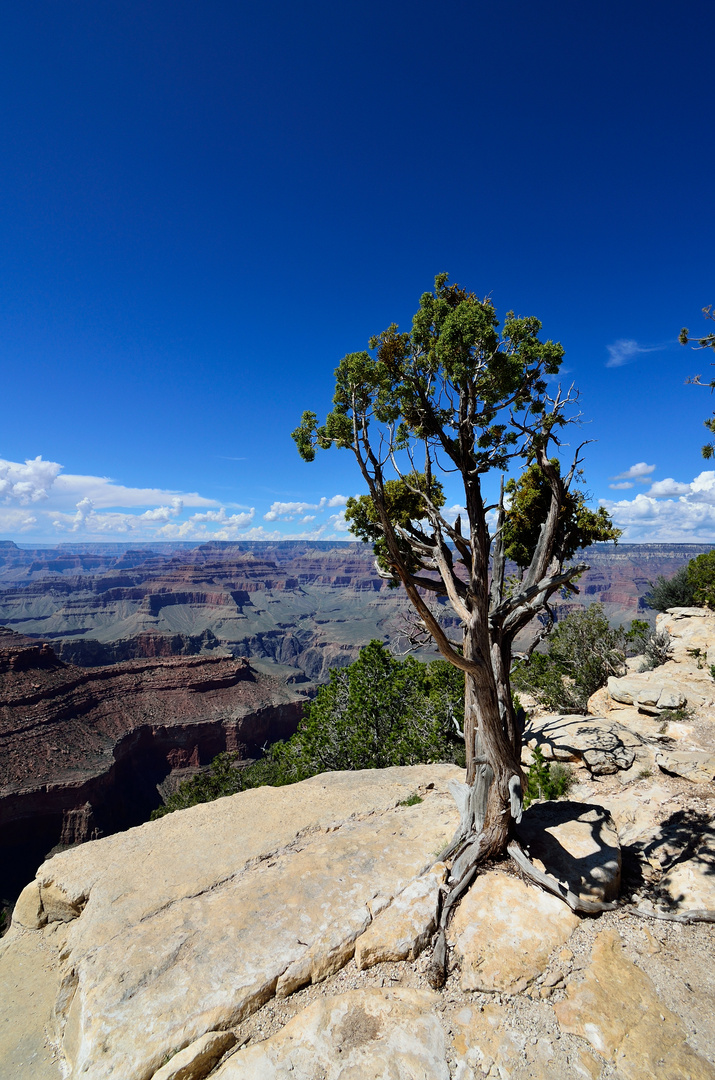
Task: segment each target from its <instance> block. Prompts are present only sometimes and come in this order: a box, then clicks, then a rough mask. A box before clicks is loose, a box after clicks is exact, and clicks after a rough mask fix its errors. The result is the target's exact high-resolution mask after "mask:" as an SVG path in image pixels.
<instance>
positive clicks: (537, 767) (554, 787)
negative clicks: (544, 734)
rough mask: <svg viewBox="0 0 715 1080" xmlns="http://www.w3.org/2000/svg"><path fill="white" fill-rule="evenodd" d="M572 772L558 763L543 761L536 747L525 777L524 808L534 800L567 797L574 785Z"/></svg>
mask: <svg viewBox="0 0 715 1080" xmlns="http://www.w3.org/2000/svg"><path fill="white" fill-rule="evenodd" d="M574 780H575V777H574V774H573V770H572V769H570V768H569V766H568V765H562V764H561V763H560V762H556V763H555V764H553V765H552V764H551V762H549V761H545V760H544V755H543V753H542V752H541V750H540V749H539V747H538V746H537V747H536V748H535V749H534V751H533V758H532V761H531V765H530V766H529V772H528V774H527V777H526V789H525V791H524V806H525V807H527V806H528V805H529V803H531V802H533V801H534V799H562V798H563V797H564V796H565V795H568V793H569V791H570V789H571V788H572V787H573V784H574Z"/></svg>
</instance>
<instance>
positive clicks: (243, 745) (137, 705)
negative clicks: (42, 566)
mask: <svg viewBox="0 0 715 1080" xmlns="http://www.w3.org/2000/svg"><path fill="white" fill-rule="evenodd" d="M302 702H303V698H302V696H301V695H300V694H298V693H297V692H296V691H295V690H294V689H293V688H288V687H286V686H285V685H284V684H282V683H281V682H280V681H279V680H278V679H276V678H271V677H270V676H267V675H264V674H259V673H258V672H256V671H254V670H253V669H252V668H251V667H250V665H249V663H248V661H247V660H245V659H234V658H233V657H220V656H219V657H216V656H200V657H191V658H188V657H187V658H174V657H172V658H156V659H154V660H139V661H129V662H126V663H123V664H117V665H114V666H111V667H105V668H93V669H89V670H84V669H82V668H78V667H75V666H74V665H70V664H64V663H62V662H61V661H60V660H58V658H57V656H56V655H55V653H54V651H53V650H52V648H51V647H50V646H48V645H38V644H36V643H34V642H29V641H28V640H27V639H22V638H20V637H19V636H16V635H11V634H7V633H6V634H4V636H3V637H1V638H0V853H1V854H2V867H3V869H2V873H1V874H0V877H1V878H2V884H0V895H1V896H5V897H8V896H10V895H11V894H12V893H13V891H15V890H16V888H17V887H21V885H22V883H23V880H22V879H24V880H26V879H27V876H28V873H33V872H34V868H35V867H36V866H37V865H38V863H39V862H41V861H42V858H43V857H44V856H45V854H46V853H47V852H48V851H49V850H50V849H51V848H52V847H54V846H55V845H58V844H61V845H68V844H74V843H79V842H82V841H84V840H88V839H91V838H92V837H95V836H98V835H102V834H107V833H111V832H114V831H116V830H117V829H120V828H126V827H127V826H129V825H133V824H137V823H139V822H141V821H143V820H146V818H147V817H148V815H149V813H150V811H151V810H152V809H153V808H154V807H155V806H157V805H159V803H160V797H159V794H158V791H157V784H159V783H161V782H162V781H164V780H165V779H166V777H167V775H169V774H171V773H172V772H173V771H175V770H180V769H184V768H191V767H193V768H198V767H200V766H202V765H205V764H208V762H210V761H211V760H212V758H213V757H215V755H216V754H217V753H220V752H221V751H224V750H229V751H235V752H238V754H239V756H240V757H243V758H250V757H255V756H257V755H258V754H259V753H260V749H261V747H262V746H263V745H265V744H266V743H267V742H273V741H275V740H276V739H280V738H286V737H287V736H289V735H290V734H292V732H293V731H294V730H295V728H296V725H297V723H298V719H299V717H300V713H301V709H302ZM33 860H34V866H33V865H32V863H33Z"/></svg>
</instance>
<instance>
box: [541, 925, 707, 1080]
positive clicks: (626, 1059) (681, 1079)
mask: <svg viewBox="0 0 715 1080" xmlns="http://www.w3.org/2000/svg"><path fill="white" fill-rule="evenodd" d="M566 995H567V996H566V998H565V999H564V1000H563V1001H559V1002H557V1003H556V1004H555V1005H554V1012H555V1013H556V1017H557V1019H558V1022H559V1024H560V1026H561V1029H562V1031H565V1032H570V1033H572V1034H574V1035H580V1036H582V1038H584V1039H587V1040H588V1041H589V1042H590V1043H591V1045H592V1046H593V1047H594V1049H595V1050H597V1051H598V1053H599V1054H601V1055H603V1057H605V1058H606V1059H607V1060H608V1061H610V1062H611V1063H613V1065H615V1067H616V1069H617V1070H618V1075H623V1076H624V1077H626V1078H627V1080H652V1078H653V1077H661V1076H662V1077H664V1078H665V1077H667V1078H668V1080H713V1077H715V1068H713V1066H712V1065H711V1064H709V1062H707V1061H705V1059H704V1058H702V1057H700V1055H698V1054H696V1053H695V1052H694V1051H693V1050H691V1049H690V1047H689V1046H688V1045H687V1042H686V1039H687V1032H686V1031H685V1029H684V1028H683V1025H682V1023H681V1021H680V1020H679V1018H678V1017H677V1016H676V1015H675V1014H674V1013H672V1012H671V1011H670V1009H668V1008H667V1006H666V1005H665V1004H664V1003H663V1001H662V1000H661V999H660V998H659V997H658V994H657V993H656V990H655V987H654V986H653V983H652V982H651V980H650V979H649V978H648V976H647V975H646V974H644V972H642V971H641V970H640V968H638V967H636V965H635V964H632V963H631V962H630V960H627V959H626V957H625V956H624V955H623V952H622V949H621V939H620V936H619V934H618V933H617V931H615V930H604V931H602V932H601V933H600V934H599V935H598V937H597V939H596V942H595V944H594V946H593V950H592V956H591V964H590V966H589V967H588V969H587V970H586V974H585V977H584V979H583V982H581V983H580V984H578V985H576V984H575V983H569V985H568V986H567V988H566Z"/></svg>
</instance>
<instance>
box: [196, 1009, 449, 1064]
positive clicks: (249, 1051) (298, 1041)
mask: <svg viewBox="0 0 715 1080" xmlns="http://www.w3.org/2000/svg"><path fill="white" fill-rule="evenodd" d="M437 1001H438V995H437V994H433V993H431V992H429V991H424V990H402V989H395V990H387V989H385V990H382V989H369V990H351V991H348V992H347V993H345V994H339V995H337V996H336V997H332V998H326V999H322V1000H319V1001H315V1002H313V1004H312V1005H309V1006H308V1007H307V1008H306V1009H304V1010H303V1011H302V1012H300V1013H298V1015H297V1016H295V1017H294V1018H293V1019H292V1020H291V1021H290V1022H289V1023H288V1024H286V1026H285V1027H284V1028H283V1029H282V1030H281V1031H280V1032H278V1033H277V1034H276V1035H273V1036H272V1037H271V1038H270V1039H266V1040H265V1042H262V1043H258V1044H257V1045H256V1046H248V1047H246V1048H245V1049H242V1050H239V1051H238V1052H237V1053H236V1054H233V1055H232V1056H231V1057H230V1058H229V1059H228V1060H227V1061H226V1062H224V1064H223V1065H221V1066H220V1068H219V1069H218V1071H217V1072H215V1073H214V1080H283V1078H285V1080H316V1078H317V1077H320V1078H321V1080H383V1078H387V1077H389V1080H427V1078H429V1080H449V1068H448V1066H447V1060H446V1049H447V1048H446V1042H445V1036H444V1031H443V1029H442V1026H441V1024H440V1022H439V1019H438V1017H437V1013H436V1012H435V1005H436V1004H437Z"/></svg>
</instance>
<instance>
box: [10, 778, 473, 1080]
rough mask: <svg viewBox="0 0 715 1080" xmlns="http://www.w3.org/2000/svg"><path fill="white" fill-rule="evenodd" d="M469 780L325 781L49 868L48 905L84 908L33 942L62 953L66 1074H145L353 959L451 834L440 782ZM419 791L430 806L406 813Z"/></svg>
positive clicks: (233, 803)
mask: <svg viewBox="0 0 715 1080" xmlns="http://www.w3.org/2000/svg"><path fill="white" fill-rule="evenodd" d="M462 776H463V772H462V770H460V769H457V768H455V767H453V766H439V765H430V766H415V767H411V768H402V769H387V770H381V771H378V770H370V771H367V772H363V773H330V774H324V775H321V776H316V777H313V778H312V779H310V780H307V781H305V782H304V783H303V784H297V785H293V786H290V787H284V788H258V789H255V790H252V791H247V792H244V793H242V794H240V795H236V796H233V797H232V798H228V799H220V800H218V801H217V802H214V803H207V804H203V805H201V806H197V807H193V808H192V809H190V810H187V811H184V812H182V813H180V814H172V815H169V816H168V817H166V818H163V819H161V820H160V821H157V822H151V823H149V824H147V825H143V826H141V827H140V828H138V829H133V830H130V831H129V832H127V833H123V834H118V835H115V836H112V837H108V838H107V839H106V840H99V841H97V842H95V843H93V844H88V845H84V846H82V847H80V848H76V849H74V850H71V851H67V852H64V853H63V854H61V855H57V856H56V857H55V858H54V859H52V860H50V861H49V862H47V863H45V864H44V865H43V866H42V867H41V868H40V871H39V872H38V879H39V881H40V883H41V887H42V895H43V896H45V895H46V896H47V897H48V898H52V901H53V904H54V905H55V909H54V910H56V912H57V914H58V917H60V918H62V917H63V916H64V914H67V913H68V912H70V911H74V912H76V913H77V915H76V917H75V918H73V919H72V921H71V922H67V923H62V922H54V923H51V924H50V925H48V927H47V929H46V930H44V931H41V932H40V936H43V935H55V937H56V940H57V941H58V944H61V947H62V955H63V976H64V977H65V988H64V990H63V991H62V995H61V997H62V1001H61V1004H60V1007H59V1020H60V1024H61V1025H63V1036H62V1050H63V1053H64V1056H65V1058H66V1059H67V1062H68V1066H69V1069H70V1072H71V1073H72V1074H73V1075H74V1074H76V1075H77V1076H82V1078H83V1080H105V1078H106V1080H110V1078H111V1080H148V1078H149V1077H151V1076H152V1075H153V1072H154V1071H156V1069H158V1068H160V1067H161V1064H162V1061H163V1060H164V1058H165V1055H166V1054H167V1053H171V1052H173V1051H175V1050H181V1049H183V1048H184V1047H186V1046H188V1045H189V1044H190V1043H192V1042H194V1041H195V1040H196V1039H199V1038H200V1037H201V1036H202V1035H204V1034H206V1032H208V1031H214V1030H219V1029H224V1028H226V1027H229V1026H231V1024H233V1023H235V1022H238V1021H239V1020H240V1019H241V1018H242V1017H244V1016H246V1015H248V1014H250V1013H251V1012H252V1011H253V1010H255V1009H256V1008H257V1007H258V1006H259V1005H260V1004H261V1003H262V1002H264V1001H266V1000H267V999H268V998H270V997H271V996H273V994H275V993H276V991H277V989H278V988H279V981H280V980H283V982H282V987H283V990H284V992H288V986H287V983H289V984H290V988H293V989H294V988H296V987H297V986H300V985H303V984H304V983H306V982H311V981H313V982H315V981H317V980H318V979H320V978H323V977H324V976H326V975H328V974H330V973H331V972H333V971H335V970H336V969H337V968H339V967H340V966H342V965H343V964H344V963H346V962H347V960H349V959H350V957H351V956H352V954H353V951H354V947H355V940H356V939H357V938H358V937H359V936H360V934H361V933H363V931H364V930H365V929H366V928H367V926H368V924H369V923H370V920H371V911H370V908H371V906H373V907H374V908H375V910H376V909H377V908H379V907H380V906H381V905H382V904H384V903H386V902H388V901H389V900H391V899H392V897H394V896H395V895H397V894H398V893H400V892H402V890H404V889H405V887H406V886H407V885H408V884H409V882H410V881H411V880H412V879H413V878H414V877H415V876H416V875H418V874H419V873H420V872H421V871H422V870H423V869H424V867H425V866H426V864H428V863H429V862H430V859H431V857H432V855H433V852H434V851H435V849H437V848H439V847H440V846H441V845H443V844H444V843H445V841H446V840H447V839H448V838H449V837H450V836H451V835H452V834H453V832H454V829H455V827H456V824H457V817H458V815H457V810H456V807H455V806H454V803H453V801H452V799H451V797H450V796H449V795H448V794H447V791H446V784H447V781H448V780H449V779H450V778H453V779H457V778H460V779H461V777H462ZM430 784H432V785H434V786H433V787H432V788H430V787H428V785H430ZM416 790H419V791H421V793H422V795H423V801H422V802H421V803H419V804H417V805H415V806H409V807H407V806H400V805H398V803H399V802H400V800H404V799H405V798H406V797H407V796H408V795H410V794H411V793H412V792H414V791H416ZM18 932H19V931H18ZM22 1080H25V1077H22ZM28 1080H29V1078H28Z"/></svg>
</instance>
